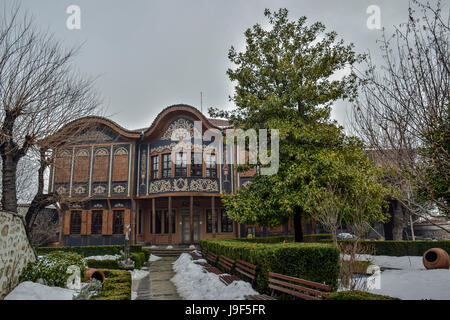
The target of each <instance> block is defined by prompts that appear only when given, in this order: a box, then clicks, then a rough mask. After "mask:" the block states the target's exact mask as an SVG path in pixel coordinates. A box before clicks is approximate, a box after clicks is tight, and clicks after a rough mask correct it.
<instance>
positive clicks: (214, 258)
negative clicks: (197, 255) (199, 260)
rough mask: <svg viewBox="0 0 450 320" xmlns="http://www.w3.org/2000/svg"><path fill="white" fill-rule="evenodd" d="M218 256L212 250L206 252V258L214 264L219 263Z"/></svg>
mask: <svg viewBox="0 0 450 320" xmlns="http://www.w3.org/2000/svg"><path fill="white" fill-rule="evenodd" d="M217 258H218V256H217V254H214V253H212V252H208V253H206V260H208V261H209V263H211V264H213V265H214V264H216V263H217Z"/></svg>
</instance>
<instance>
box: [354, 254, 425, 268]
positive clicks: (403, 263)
mask: <svg viewBox="0 0 450 320" xmlns="http://www.w3.org/2000/svg"><path fill="white" fill-rule="evenodd" d="M357 259H358V260H368V261H370V262H371V263H372V264H375V265H377V266H380V267H381V268H389V269H402V270H426V268H425V267H424V265H423V262H422V256H403V257H392V256H372V255H370V254H360V255H358V256H357Z"/></svg>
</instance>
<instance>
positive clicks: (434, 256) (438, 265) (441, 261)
mask: <svg viewBox="0 0 450 320" xmlns="http://www.w3.org/2000/svg"><path fill="white" fill-rule="evenodd" d="M422 261H423V265H424V266H425V268H427V269H448V268H450V257H449V256H448V253H447V252H446V251H445V250H443V249H440V248H431V249H429V250H427V251H426V252H425V253H424V254H423V257H422Z"/></svg>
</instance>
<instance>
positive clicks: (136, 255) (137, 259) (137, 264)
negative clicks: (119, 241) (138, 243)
mask: <svg viewBox="0 0 450 320" xmlns="http://www.w3.org/2000/svg"><path fill="white" fill-rule="evenodd" d="M131 260H133V261H134V268H135V269H140V268H142V266H143V265H144V264H145V262H146V260H145V253H144V252H133V253H131Z"/></svg>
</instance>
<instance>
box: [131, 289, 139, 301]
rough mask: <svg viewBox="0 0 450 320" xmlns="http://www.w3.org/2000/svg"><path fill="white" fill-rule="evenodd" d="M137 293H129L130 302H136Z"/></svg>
mask: <svg viewBox="0 0 450 320" xmlns="http://www.w3.org/2000/svg"><path fill="white" fill-rule="evenodd" d="M137 295H138V294H137V292H136V291H131V300H136V298H137Z"/></svg>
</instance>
